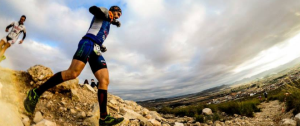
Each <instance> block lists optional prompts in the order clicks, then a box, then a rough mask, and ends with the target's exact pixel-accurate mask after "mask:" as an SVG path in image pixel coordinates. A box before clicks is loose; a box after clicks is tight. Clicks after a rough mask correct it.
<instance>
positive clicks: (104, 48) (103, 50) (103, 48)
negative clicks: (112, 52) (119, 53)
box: [100, 45, 107, 53]
mask: <svg viewBox="0 0 300 126" xmlns="http://www.w3.org/2000/svg"><path fill="white" fill-rule="evenodd" d="M100 50H101V52H103V53H104V52H106V51H107V49H106V47H105V46H104V45H102V46H101V47H100Z"/></svg>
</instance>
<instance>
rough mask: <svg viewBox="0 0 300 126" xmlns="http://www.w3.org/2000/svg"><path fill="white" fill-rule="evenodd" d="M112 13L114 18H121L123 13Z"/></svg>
mask: <svg viewBox="0 0 300 126" xmlns="http://www.w3.org/2000/svg"><path fill="white" fill-rule="evenodd" d="M112 13H113V15H114V19H119V18H120V17H121V15H122V14H121V12H119V11H113V12H112Z"/></svg>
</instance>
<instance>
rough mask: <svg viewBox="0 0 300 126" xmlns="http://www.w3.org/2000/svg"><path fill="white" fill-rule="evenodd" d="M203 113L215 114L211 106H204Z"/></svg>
mask: <svg viewBox="0 0 300 126" xmlns="http://www.w3.org/2000/svg"><path fill="white" fill-rule="evenodd" d="M202 113H203V114H205V115H212V114H213V113H212V111H211V109H210V108H204V109H203V110H202Z"/></svg>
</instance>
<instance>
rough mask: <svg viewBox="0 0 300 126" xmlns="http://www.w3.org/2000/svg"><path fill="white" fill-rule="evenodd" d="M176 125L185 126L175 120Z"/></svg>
mask: <svg viewBox="0 0 300 126" xmlns="http://www.w3.org/2000/svg"><path fill="white" fill-rule="evenodd" d="M174 126H184V125H183V123H179V122H175V125H174Z"/></svg>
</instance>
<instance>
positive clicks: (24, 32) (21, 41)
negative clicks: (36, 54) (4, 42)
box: [19, 28, 26, 44]
mask: <svg viewBox="0 0 300 126" xmlns="http://www.w3.org/2000/svg"><path fill="white" fill-rule="evenodd" d="M22 32H23V38H22V40H20V42H19V44H22V43H23V41H24V39H25V38H26V29H25V28H24V30H23V31H22Z"/></svg>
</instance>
